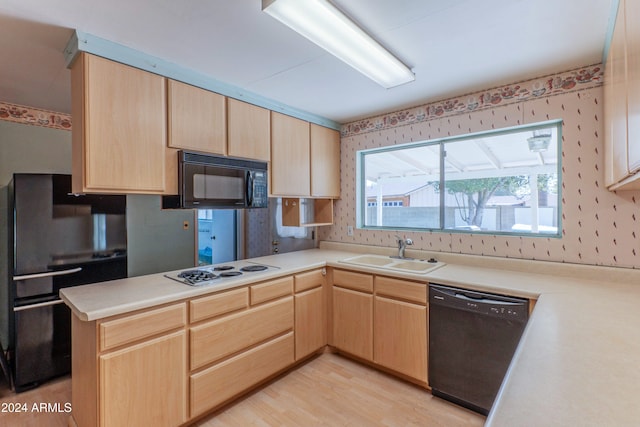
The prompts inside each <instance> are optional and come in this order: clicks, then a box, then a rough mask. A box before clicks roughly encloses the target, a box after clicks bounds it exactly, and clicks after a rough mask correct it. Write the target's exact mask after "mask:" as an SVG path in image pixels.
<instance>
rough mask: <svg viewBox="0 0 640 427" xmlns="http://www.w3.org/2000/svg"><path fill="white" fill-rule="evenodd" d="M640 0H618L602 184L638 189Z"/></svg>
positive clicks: (607, 87) (607, 90)
mask: <svg viewBox="0 0 640 427" xmlns="http://www.w3.org/2000/svg"><path fill="white" fill-rule="evenodd" d="M638 19H640V2H639V1H637V0H621V1H620V3H619V6H618V14H617V17H616V23H615V27H614V32H613V37H612V39H611V47H610V49H609V55H608V57H607V62H606V68H605V76H604V79H605V85H604V108H605V113H604V115H605V117H604V118H605V157H606V161H605V184H606V185H607V187H608V188H609V189H610V190H637V189H640V179H639V178H640V173H639V172H640V39H639V37H640V29H638V28H637V25H634V23H635V22H637V20H638Z"/></svg>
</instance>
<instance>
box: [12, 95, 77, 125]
mask: <svg viewBox="0 0 640 427" xmlns="http://www.w3.org/2000/svg"><path fill="white" fill-rule="evenodd" d="M0 120H5V121H8V122H15V123H22V124H26V125H34V126H43V127H47V128H52V129H60V130H69V131H70V130H71V115H70V114H63V113H57V112H55V111H49V110H42V109H39V108H33V107H26V106H24V105H17V104H8V103H6V102H0Z"/></svg>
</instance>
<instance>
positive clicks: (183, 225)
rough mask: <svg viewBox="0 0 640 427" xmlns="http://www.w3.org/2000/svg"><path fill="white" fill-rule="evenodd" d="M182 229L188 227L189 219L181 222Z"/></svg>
mask: <svg viewBox="0 0 640 427" xmlns="http://www.w3.org/2000/svg"><path fill="white" fill-rule="evenodd" d="M182 229H183V230H188V229H189V221H184V222H183V223H182Z"/></svg>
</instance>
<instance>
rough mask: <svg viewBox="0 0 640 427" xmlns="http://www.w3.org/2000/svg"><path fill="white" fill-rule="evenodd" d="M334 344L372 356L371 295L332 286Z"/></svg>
mask: <svg viewBox="0 0 640 427" xmlns="http://www.w3.org/2000/svg"><path fill="white" fill-rule="evenodd" d="M333 345H334V346H335V347H336V348H338V349H340V350H344V351H345V352H347V353H350V354H353V355H354V356H358V357H362V358H363V359H366V360H373V295H370V294H365V293H362V292H357V291H352V290H349V289H342V288H338V287H335V286H334V287H333Z"/></svg>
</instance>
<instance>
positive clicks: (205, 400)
mask: <svg viewBox="0 0 640 427" xmlns="http://www.w3.org/2000/svg"><path fill="white" fill-rule="evenodd" d="M293 347H294V340H293V332H289V333H288V334H286V335H284V336H281V337H278V338H275V339H273V340H271V341H268V342H266V343H264V344H261V345H259V346H257V347H254V348H252V349H250V350H247V351H245V352H243V353H240V354H238V355H237V356H234V357H232V358H231V359H227V360H225V361H223V362H221V363H219V364H216V365H213V366H212V367H210V368H207V369H205V370H204V371H201V372H198V373H195V374H192V375H191V379H190V389H191V416H192V417H194V416H197V415H200V414H202V413H204V412H206V411H208V410H210V409H212V408H214V407H216V406H218V405H220V404H221V403H224V402H225V401H227V400H229V399H231V398H233V397H234V396H237V395H238V394H240V393H242V392H243V391H245V390H247V389H249V388H251V387H252V386H254V385H256V384H258V383H259V382H260V381H262V380H264V379H266V378H268V377H270V376H271V375H273V374H275V373H277V372H279V371H281V370H283V369H284V368H286V367H287V366H289V365H291V364H292V363H293Z"/></svg>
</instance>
